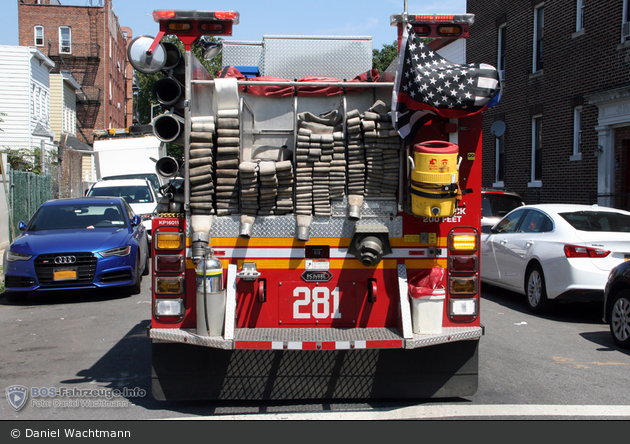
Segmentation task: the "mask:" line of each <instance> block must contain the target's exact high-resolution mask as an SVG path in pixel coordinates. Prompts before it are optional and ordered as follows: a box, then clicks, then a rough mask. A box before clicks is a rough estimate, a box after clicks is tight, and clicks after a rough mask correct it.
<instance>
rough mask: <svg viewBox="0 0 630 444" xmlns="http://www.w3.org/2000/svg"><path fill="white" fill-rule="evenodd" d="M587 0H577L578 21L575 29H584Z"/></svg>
mask: <svg viewBox="0 0 630 444" xmlns="http://www.w3.org/2000/svg"><path fill="white" fill-rule="evenodd" d="M585 1H586V0H577V6H576V22H575V30H576V31H581V30H582V29H584V2H585Z"/></svg>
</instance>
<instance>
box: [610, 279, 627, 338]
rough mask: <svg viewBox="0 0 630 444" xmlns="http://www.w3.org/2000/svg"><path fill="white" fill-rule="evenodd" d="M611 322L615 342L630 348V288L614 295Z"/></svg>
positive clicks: (611, 331)
mask: <svg viewBox="0 0 630 444" xmlns="http://www.w3.org/2000/svg"><path fill="white" fill-rule="evenodd" d="M609 323H610V333H611V335H612V337H613V340H614V341H615V344H617V345H618V346H619V347H622V348H626V349H630V290H622V291H620V292H619V293H617V294H616V295H615V296H614V297H613V300H612V304H611V306H610V316H609Z"/></svg>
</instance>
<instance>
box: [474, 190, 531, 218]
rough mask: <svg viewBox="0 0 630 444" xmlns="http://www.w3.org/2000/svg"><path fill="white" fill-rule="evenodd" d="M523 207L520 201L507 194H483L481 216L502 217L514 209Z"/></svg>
mask: <svg viewBox="0 0 630 444" xmlns="http://www.w3.org/2000/svg"><path fill="white" fill-rule="evenodd" d="M521 205H523V202H522V201H521V199H519V198H518V197H517V196H512V195H509V194H484V195H483V199H482V208H481V214H482V216H483V217H503V216H505V215H506V214H508V213H509V212H510V211H512V210H513V209H514V208H517V207H520V206H521Z"/></svg>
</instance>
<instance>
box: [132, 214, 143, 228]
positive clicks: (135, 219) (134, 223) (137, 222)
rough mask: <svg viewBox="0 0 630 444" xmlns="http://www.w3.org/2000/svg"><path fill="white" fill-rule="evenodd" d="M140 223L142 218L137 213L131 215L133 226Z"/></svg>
mask: <svg viewBox="0 0 630 444" xmlns="http://www.w3.org/2000/svg"><path fill="white" fill-rule="evenodd" d="M141 223H142V219H141V218H140V216H138V215H137V214H136V215H135V216H134V217H133V219H131V225H132V226H134V227H135V226H138V225H140V224H141Z"/></svg>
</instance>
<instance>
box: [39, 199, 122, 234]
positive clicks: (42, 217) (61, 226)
mask: <svg viewBox="0 0 630 444" xmlns="http://www.w3.org/2000/svg"><path fill="white" fill-rule="evenodd" d="M126 226H127V222H126V221H125V218H124V216H123V214H122V210H121V208H120V207H119V206H118V205H115V204H101V205H97V204H68V205H49V206H44V207H41V208H40V209H39V211H37V213H35V216H33V219H32V220H31V223H30V224H29V226H28V228H27V230H28V231H42V230H65V229H75V230H76V229H94V228H112V227H116V228H123V227H126Z"/></svg>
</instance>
